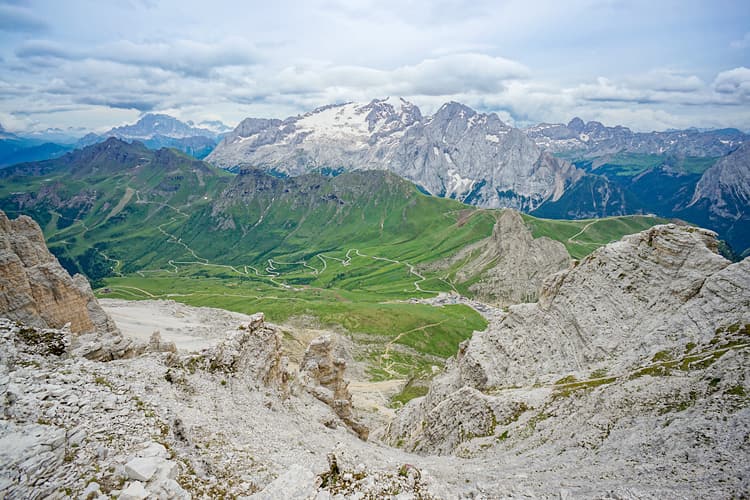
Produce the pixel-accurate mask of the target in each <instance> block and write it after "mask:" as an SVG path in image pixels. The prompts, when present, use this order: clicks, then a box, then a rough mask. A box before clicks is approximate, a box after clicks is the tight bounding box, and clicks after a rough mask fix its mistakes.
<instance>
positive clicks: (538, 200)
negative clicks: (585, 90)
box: [207, 98, 583, 210]
mask: <svg viewBox="0 0 750 500" xmlns="http://www.w3.org/2000/svg"><path fill="white" fill-rule="evenodd" d="M207 161H210V162H212V163H214V164H215V165H218V166H221V167H224V168H227V169H241V168H245V167H257V168H261V169H264V170H269V171H274V172H277V173H281V174H284V175H291V176H294V175H300V174H303V173H305V172H309V171H312V170H321V169H334V170H337V169H344V170H362V169H385V170H390V171H392V172H394V173H396V174H398V175H400V176H402V177H405V178H406V179H409V180H411V181H412V182H414V183H416V184H418V185H419V186H421V187H422V188H423V189H425V190H426V191H428V192H430V193H432V194H435V195H439V196H444V197H450V198H455V199H459V200H462V201H465V202H467V203H474V204H477V205H482V206H486V207H507V206H510V207H514V208H518V209H522V210H532V209H534V208H535V207H537V206H539V205H540V204H542V203H543V202H544V201H546V200H548V199H556V198H559V196H561V195H562V193H563V191H564V190H565V188H566V186H568V185H570V184H571V183H574V182H576V181H577V179H578V178H580V176H581V175H583V173H582V172H581V171H580V170H578V169H576V168H575V167H573V166H572V165H570V164H569V163H567V162H565V161H562V160H559V159H556V158H554V157H552V156H551V155H550V154H548V153H546V152H543V151H542V150H541V149H540V148H539V147H538V146H537V145H536V144H534V142H533V141H532V140H530V139H529V138H528V137H527V136H526V135H525V134H524V133H523V132H521V131H520V130H518V129H515V128H512V127H510V126H508V125H506V124H505V123H503V122H502V121H501V120H500V119H499V118H498V116H497V115H496V114H494V113H491V114H481V113H477V112H476V111H474V110H472V109H471V108H469V107H467V106H464V105H462V104H459V103H456V102H451V103H447V104H444V105H443V106H442V107H441V108H440V109H439V110H438V111H437V112H436V113H435V114H434V115H432V116H427V117H425V116H423V115H422V113H421V112H420V110H419V108H418V107H417V106H415V105H414V104H412V103H410V102H408V101H406V100H404V99H399V98H388V99H375V100H373V101H371V102H370V103H367V104H359V103H346V104H337V105H329V106H324V107H321V108H318V109H316V110H314V111H312V112H309V113H306V114H304V115H301V116H296V117H291V118H287V119H286V120H283V121H282V120H266V119H256V118H248V119H246V120H244V121H243V122H242V123H240V124H239V125H238V126H237V128H236V129H235V130H234V131H233V132H232V133H230V134H228V135H227V136H226V137H225V138H224V139H223V140H222V141H221V143H220V144H219V145H218V146H217V147H216V149H215V150H214V151H213V152H212V153H211V154H210V155H209V156H208V157H207Z"/></svg>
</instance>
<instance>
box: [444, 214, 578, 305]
mask: <svg viewBox="0 0 750 500" xmlns="http://www.w3.org/2000/svg"><path fill="white" fill-rule="evenodd" d="M457 262H463V264H462V266H461V269H460V270H459V271H458V272H457V273H456V281H457V282H458V283H463V282H466V281H469V280H471V279H475V278H476V277H477V276H479V277H480V279H479V280H478V281H477V282H476V283H474V284H473V285H471V286H470V287H469V290H471V291H472V292H473V293H474V294H475V298H476V299H477V300H479V301H482V302H486V303H491V304H494V305H499V306H507V305H511V304H518V303H519V302H533V301H535V300H536V299H537V295H538V289H539V286H540V285H541V284H542V280H543V279H544V278H546V277H547V276H549V275H550V274H552V273H556V272H557V271H560V270H563V269H565V268H567V267H568V265H569V264H570V262H571V259H570V255H569V254H568V251H567V250H566V249H565V245H563V244H562V243H560V242H559V241H554V240H551V239H550V238H547V237H542V238H534V237H533V236H532V235H531V230H529V228H528V227H526V225H525V224H524V222H523V218H522V217H521V214H520V213H518V212H517V211H515V210H512V209H507V210H504V211H503V213H502V214H501V215H500V217H499V218H498V221H497V223H496V224H495V227H494V228H493V229H492V236H490V237H489V238H487V239H486V240H482V241H479V242H477V243H475V244H474V245H470V246H467V247H465V248H463V249H462V250H461V251H460V252H458V253H457V254H456V255H454V256H452V257H451V258H450V259H448V260H446V261H443V262H439V263H437V265H436V266H431V267H432V268H435V267H437V268H449V267H451V266H452V265H454V264H455V263H457Z"/></svg>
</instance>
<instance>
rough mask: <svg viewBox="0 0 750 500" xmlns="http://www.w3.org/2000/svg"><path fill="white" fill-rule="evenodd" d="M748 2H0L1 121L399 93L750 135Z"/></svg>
mask: <svg viewBox="0 0 750 500" xmlns="http://www.w3.org/2000/svg"><path fill="white" fill-rule="evenodd" d="M749 68H750V0H702V1H699V0H644V1H641V0H549V1H548V0H497V1H481V0H393V1H391V0H371V1H368V0H361V1H360V0H307V1H299V2H294V1H288V0H272V1H268V0H265V1H262V2H258V1H228V0H210V1H200V2H199V1H194V0H165V1H160V0H111V1H108V0H0V123H1V124H2V125H3V126H4V127H5V128H7V129H11V130H31V129H43V128H46V127H60V128H67V127H78V128H81V129H86V130H102V129H108V128H110V127H112V126H114V125H120V124H123V123H126V122H133V121H135V120H136V119H137V118H138V117H139V116H140V115H142V114H143V113H146V112H157V111H159V112H166V113H169V114H172V115H174V116H177V117H178V118H181V119H184V120H194V121H196V122H199V121H201V120H212V119H220V120H223V121H224V122H226V123H227V124H229V125H232V126H233V125H235V124H236V123H237V122H238V121H240V120H241V119H242V118H245V117H247V116H256V117H279V118H283V117H286V116H289V115H294V114H297V113H300V112H304V111H308V110H310V109H312V108H314V107H317V106H320V105H324V104H328V103H333V102H344V101H363V102H366V101H369V100H371V99H373V98H382V97H387V96H396V95H398V96H404V97H406V98H407V99H409V100H411V101H412V102H415V103H416V104H418V105H419V106H420V107H421V108H422V111H423V113H431V112H433V111H434V110H435V109H436V108H437V107H439V106H440V104H442V103H444V102H446V101H450V100H456V101H460V102H463V103H465V104H467V105H469V106H472V107H474V108H475V109H478V110H481V111H486V112H487V111H494V112H497V113H498V115H499V116H500V117H501V118H502V119H503V120H505V121H507V122H510V123H511V124H515V125H526V124H529V123H536V122H542V121H546V122H567V121H568V120H570V119H571V118H572V117H574V116H580V117H581V118H583V119H584V120H599V121H602V122H604V123H605V124H608V125H615V124H623V125H626V126H629V127H631V128H634V129H637V130H661V129H665V128H684V127H689V126H697V127H730V126H731V127H738V128H741V129H743V130H750V69H749Z"/></svg>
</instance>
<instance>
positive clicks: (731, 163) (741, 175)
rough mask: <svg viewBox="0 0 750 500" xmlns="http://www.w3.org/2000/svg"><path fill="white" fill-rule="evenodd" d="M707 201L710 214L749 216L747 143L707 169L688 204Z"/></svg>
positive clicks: (749, 145)
mask: <svg viewBox="0 0 750 500" xmlns="http://www.w3.org/2000/svg"><path fill="white" fill-rule="evenodd" d="M703 200H706V201H708V203H709V210H710V211H711V213H713V214H715V215H717V216H719V217H724V218H728V219H732V220H737V219H740V218H745V219H747V218H750V214H748V213H747V207H748V206H750V142H746V143H744V144H742V145H741V146H740V147H739V148H737V150H736V151H733V152H732V153H731V154H729V155H727V156H725V157H724V158H722V159H721V160H719V161H718V162H716V163H715V164H714V165H713V166H712V167H711V168H709V169H708V170H706V171H705V172H704V173H703V175H702V176H701V178H700V180H699V181H698V184H697V185H696V186H695V193H694V194H693V199H692V200H691V201H690V205H695V204H697V203H699V202H701V201H703Z"/></svg>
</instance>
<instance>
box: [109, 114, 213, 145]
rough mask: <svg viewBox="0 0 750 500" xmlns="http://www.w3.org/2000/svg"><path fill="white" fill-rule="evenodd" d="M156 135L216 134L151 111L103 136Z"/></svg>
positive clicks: (190, 135)
mask: <svg viewBox="0 0 750 500" xmlns="http://www.w3.org/2000/svg"><path fill="white" fill-rule="evenodd" d="M157 135H161V136H165V137H171V138H185V137H193V136H207V137H214V136H215V135H216V134H215V133H214V132H213V131H211V130H208V129H204V128H198V127H194V126H191V125H188V124H187V123H185V122H182V121H180V120H178V119H177V118H175V117H173V116H169V115H165V114H152V113H149V114H146V115H144V116H142V117H141V118H140V119H139V120H138V121H137V122H136V123H134V124H133V125H123V126H121V127H115V128H113V129H111V130H110V131H109V132H107V133H106V134H105V136H115V137H121V138H126V139H148V138H152V137H154V136H157Z"/></svg>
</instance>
